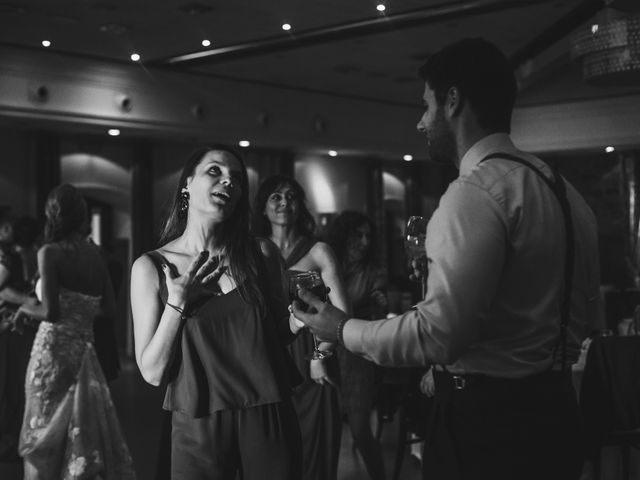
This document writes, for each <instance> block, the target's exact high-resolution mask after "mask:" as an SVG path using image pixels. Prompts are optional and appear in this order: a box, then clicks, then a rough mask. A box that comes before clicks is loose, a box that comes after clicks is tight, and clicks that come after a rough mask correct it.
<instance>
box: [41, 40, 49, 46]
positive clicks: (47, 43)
mask: <svg viewBox="0 0 640 480" xmlns="http://www.w3.org/2000/svg"><path fill="white" fill-rule="evenodd" d="M42 46H43V47H50V46H51V42H50V41H49V40H42Z"/></svg>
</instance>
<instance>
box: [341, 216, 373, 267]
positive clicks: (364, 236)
mask: <svg viewBox="0 0 640 480" xmlns="http://www.w3.org/2000/svg"><path fill="white" fill-rule="evenodd" d="M370 245H371V227H369V224H368V223H363V224H362V225H359V226H358V227H356V228H355V230H353V231H352V232H351V234H350V235H349V238H348V239H347V259H348V261H350V262H359V261H361V260H362V259H363V258H364V257H365V255H366V254H367V252H368V251H369V246H370Z"/></svg>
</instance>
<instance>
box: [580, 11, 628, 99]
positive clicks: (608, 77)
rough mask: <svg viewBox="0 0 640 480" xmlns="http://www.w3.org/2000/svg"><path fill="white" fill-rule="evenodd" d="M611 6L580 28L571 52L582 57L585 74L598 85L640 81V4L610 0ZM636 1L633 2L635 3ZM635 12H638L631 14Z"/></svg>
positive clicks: (617, 84)
mask: <svg viewBox="0 0 640 480" xmlns="http://www.w3.org/2000/svg"><path fill="white" fill-rule="evenodd" d="M605 3H607V4H608V6H609V7H611V8H614V9H615V8H619V9H620V10H625V9H628V10H629V12H630V14H629V15H624V14H622V13H615V14H614V13H611V12H610V11H606V12H605V14H606V15H603V17H602V20H601V21H599V22H598V23H595V22H594V23H590V24H587V25H585V26H583V27H582V28H580V29H578V30H577V31H576V33H575V34H574V35H573V37H572V39H571V56H572V58H574V59H575V58H580V59H581V60H582V76H583V78H584V79H585V80H586V81H588V82H590V83H592V84H594V85H605V86H624V85H629V86H637V85H638V84H639V83H640V14H638V13H635V12H640V6H639V5H638V2H637V0H636V1H635V2H626V3H627V5H628V6H626V7H625V2H624V1H622V0H618V1H616V0H609V1H607V2H605ZM632 5H633V6H632ZM631 13H635V14H631Z"/></svg>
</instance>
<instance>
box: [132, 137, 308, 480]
mask: <svg viewBox="0 0 640 480" xmlns="http://www.w3.org/2000/svg"><path fill="white" fill-rule="evenodd" d="M249 210H250V209H249V197H248V180H247V171H246V168H245V166H244V163H243V162H242V161H241V159H240V156H239V155H238V154H237V153H235V152H234V151H232V150H230V149H228V148H227V147H223V146H211V147H203V148H200V149H198V150H196V151H195V152H194V153H193V154H192V155H191V156H190V157H189V159H188V160H187V162H186V163H185V165H184V168H183V170H182V174H181V175H180V178H179V181H178V185H177V188H176V192H175V195H174V198H173V204H172V206H171V209H170V211H169V213H168V216H167V218H166V220H165V224H164V229H163V232H162V235H161V239H160V245H161V246H160V247H159V248H158V249H156V250H154V251H151V252H147V253H145V254H143V255H142V256H141V257H139V258H138V259H137V260H136V261H135V263H134V264H133V267H132V271H131V307H132V312H133V321H134V333H135V350H136V361H137V363H138V367H139V368H140V372H141V373H142V376H143V377H144V379H145V380H146V381H147V382H148V383H150V384H152V385H156V386H157V385H161V384H168V386H167V392H166V395H165V401H164V408H165V409H166V410H170V411H171V412H172V435H171V475H172V478H174V479H176V480H178V479H180V480H182V479H184V480H190V479H204V478H206V479H209V480H232V479H234V478H236V475H238V474H239V473H240V474H241V478H243V479H244V480H262V479H264V478H274V479H281V480H299V479H300V465H301V452H300V430H299V427H298V422H297V418H296V415H295V411H294V410H293V407H292V405H291V400H290V396H291V390H292V387H293V385H294V383H295V378H294V377H293V376H292V373H293V372H295V369H294V368H293V365H290V364H289V363H288V362H290V358H289V357H288V355H287V352H286V349H285V346H286V343H287V342H290V341H291V340H293V338H294V335H293V333H292V332H293V331H296V330H297V329H294V330H291V327H290V326H289V314H288V311H287V304H288V301H287V297H286V295H285V290H284V277H283V272H282V264H281V261H280V259H279V256H278V251H277V249H276V248H275V247H274V246H273V244H271V242H268V241H267V240H265V239H255V238H253V237H251V236H250V235H249Z"/></svg>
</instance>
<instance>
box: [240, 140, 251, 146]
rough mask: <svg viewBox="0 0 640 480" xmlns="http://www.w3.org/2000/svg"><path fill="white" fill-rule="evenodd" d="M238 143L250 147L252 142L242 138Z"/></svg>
mask: <svg viewBox="0 0 640 480" xmlns="http://www.w3.org/2000/svg"><path fill="white" fill-rule="evenodd" d="M238 145H240V146H241V147H243V148H246V147H248V146H249V145H251V142H250V141H249V140H240V141H239V142H238Z"/></svg>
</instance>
